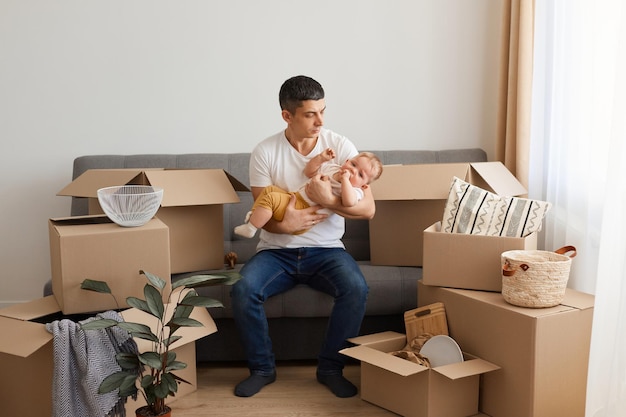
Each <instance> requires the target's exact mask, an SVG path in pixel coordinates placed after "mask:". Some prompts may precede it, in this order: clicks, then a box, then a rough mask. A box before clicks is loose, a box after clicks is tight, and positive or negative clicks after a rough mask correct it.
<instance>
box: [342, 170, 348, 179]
mask: <svg viewBox="0 0 626 417" xmlns="http://www.w3.org/2000/svg"><path fill="white" fill-rule="evenodd" d="M341 179H343V180H349V179H350V171H348V170H347V169H343V170H341Z"/></svg>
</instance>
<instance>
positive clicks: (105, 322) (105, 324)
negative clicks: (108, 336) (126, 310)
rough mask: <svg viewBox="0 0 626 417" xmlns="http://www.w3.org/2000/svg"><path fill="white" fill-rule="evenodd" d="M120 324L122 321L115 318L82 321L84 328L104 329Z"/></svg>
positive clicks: (82, 327)
mask: <svg viewBox="0 0 626 417" xmlns="http://www.w3.org/2000/svg"><path fill="white" fill-rule="evenodd" d="M118 324H120V322H119V321H117V320H113V319H94V320H91V321H88V322H86V323H82V324H81V325H80V328H81V329H83V330H102V329H108V328H109V327H113V326H117V325H118Z"/></svg>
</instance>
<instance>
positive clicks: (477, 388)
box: [344, 162, 594, 417]
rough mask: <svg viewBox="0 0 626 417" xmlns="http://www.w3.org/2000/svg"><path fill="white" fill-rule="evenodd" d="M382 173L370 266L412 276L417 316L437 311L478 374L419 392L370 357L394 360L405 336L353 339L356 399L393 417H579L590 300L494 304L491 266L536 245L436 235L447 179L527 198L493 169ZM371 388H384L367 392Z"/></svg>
mask: <svg viewBox="0 0 626 417" xmlns="http://www.w3.org/2000/svg"><path fill="white" fill-rule="evenodd" d="M383 172H384V174H383V176H382V177H381V178H380V179H379V180H378V181H376V182H375V183H374V184H372V191H373V193H374V196H375V198H376V200H377V202H376V207H377V212H376V216H375V218H374V219H373V220H372V221H371V222H370V240H371V245H372V246H371V251H372V254H371V255H372V256H371V258H372V263H376V264H381V265H409V266H422V267H423V279H422V280H421V281H420V282H419V283H418V306H420V307H424V306H429V305H432V304H434V303H439V302H441V303H443V304H444V306H445V311H446V317H447V325H448V331H449V335H450V336H451V337H452V338H453V339H454V340H455V341H456V342H457V343H458V344H459V346H460V347H461V348H462V350H463V351H464V352H465V355H466V359H469V358H474V360H469V361H468V360H466V362H469V363H474V364H476V365H478V364H480V366H476V369H475V371H476V372H475V373H474V374H471V373H470V374H462V373H460V372H459V373H456V372H457V371H458V369H455V370H454V372H455V373H454V377H457V379H454V377H453V376H452V374H450V375H447V376H446V372H441V370H438V369H436V368H435V369H432V370H431V371H430V374H429V375H430V377H429V378H430V379H429V380H430V384H428V383H424V384H421V385H419V386H418V385H416V384H415V383H414V382H411V378H413V376H411V375H413V374H412V373H411V372H409V371H407V369H408V368H410V367H413V368H415V367H414V366H413V365H415V364H410V365H407V364H402V363H400V362H396V361H395V359H398V358H393V357H391V358H389V356H391V355H388V354H384V355H382V352H379V353H381V355H376V356H375V355H374V354H373V353H372V352H371V351H372V350H378V351H383V352H390V351H393V350H394V349H396V348H398V346H400V345H402V343H406V338H404V335H398V334H391V333H383V334H377V335H369V336H364V337H361V338H356V339H354V340H352V341H353V342H354V343H355V344H357V345H358V346H356V347H355V348H349V349H347V350H346V351H344V353H346V354H347V355H349V356H352V357H355V358H357V359H359V360H361V361H362V375H361V378H362V381H361V384H362V393H361V395H362V398H363V399H365V400H367V401H370V402H372V403H374V404H377V405H379V406H381V407H384V408H387V409H389V410H391V411H394V412H396V413H398V414H400V415H403V416H446V417H463V416H470V415H473V414H476V413H478V412H479V411H480V412H481V413H482V414H476V415H486V416H490V417H554V416H568V417H577V416H580V417H583V416H584V413H585V397H586V382H587V365H588V359H589V347H590V340H591V323H592V315H593V303H594V297H593V296H592V295H589V294H584V293H580V292H578V291H574V290H571V289H568V290H567V292H566V295H565V298H564V300H563V302H562V303H561V304H560V305H558V306H555V307H550V308H543V309H532V308H523V307H516V306H513V305H510V304H508V303H506V302H505V301H504V299H503V297H502V294H501V290H502V266H501V261H500V255H501V253H502V252H505V251H507V250H516V249H521V250H532V249H536V248H537V236H536V234H531V235H529V236H527V237H524V238H509V237H489V236H478V235H465V234H450V233H444V232H441V219H442V216H443V211H444V206H445V202H446V200H447V198H448V193H449V190H450V183H451V181H452V177H453V176H456V177H459V178H461V179H464V180H465V181H467V182H469V183H471V184H473V185H476V186H478V187H480V188H483V189H486V190H488V191H491V192H493V193H496V194H499V195H503V196H520V195H524V194H526V192H527V191H526V189H525V188H524V187H523V186H522V185H521V184H520V183H519V182H518V181H517V180H516V179H515V177H514V176H513V175H512V174H511V173H510V172H509V171H508V170H507V169H506V168H505V167H504V166H503V165H502V164H501V163H498V162H487V163H472V164H435V165H409V166H401V165H398V166H385V167H384V171H383ZM368 347H369V348H371V349H369V350H368V349H366V348H368ZM476 358H480V359H479V360H476ZM405 362H407V361H405ZM458 365H461V364H454V365H448V366H446V368H447V367H453V366H454V367H456V368H458ZM490 365H491V366H490ZM466 366H469V365H467V364H466ZM444 371H446V370H444ZM472 379H474V380H476V381H478V380H479V383H478V382H475V383H474V384H475V385H472V383H470V382H467V381H465V383H466V384H467V386H466V387H465V388H463V389H461V390H458V384H459V383H460V382H459V381H463V380H469V381H471V380H472ZM376 380H378V381H385V382H384V383H380V385H378V388H377V389H374V388H372V390H371V391H370V390H369V388H368V387H370V385H371V384H372V383H374V384H376ZM434 381H444V382H445V383H444V384H442V385H436V384H435V383H434ZM470 397H473V398H474V400H475V401H474V402H473V403H471V402H468V401H467V400H468V398H470ZM441 398H446V400H445V401H442V400H441ZM450 404H456V405H459V406H458V407H453V406H451V405H450Z"/></svg>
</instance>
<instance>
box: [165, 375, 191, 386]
mask: <svg viewBox="0 0 626 417" xmlns="http://www.w3.org/2000/svg"><path fill="white" fill-rule="evenodd" d="M170 375H172V376H173V377H174V379H176V380H177V381H180V382H184V383H185V384H188V385H191V382H189V381H187V380H186V379H183V378H181V377H179V376H178V375H176V374H170Z"/></svg>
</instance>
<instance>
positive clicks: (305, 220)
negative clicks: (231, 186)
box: [250, 187, 328, 234]
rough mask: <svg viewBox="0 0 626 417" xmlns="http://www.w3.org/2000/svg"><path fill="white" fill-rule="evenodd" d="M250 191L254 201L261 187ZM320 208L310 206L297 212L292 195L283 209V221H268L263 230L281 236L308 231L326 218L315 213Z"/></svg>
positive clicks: (326, 215) (252, 188)
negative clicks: (280, 234)
mask: <svg viewBox="0 0 626 417" xmlns="http://www.w3.org/2000/svg"><path fill="white" fill-rule="evenodd" d="M250 189H251V191H252V196H253V197H254V199H255V200H256V198H257V197H258V196H259V195H260V194H261V191H262V190H263V187H250ZM320 208H321V206H312V207H308V208H305V209H301V210H298V209H296V197H295V195H292V196H291V199H290V200H289V205H288V206H287V208H286V209H285V216H284V217H283V220H282V221H280V222H277V221H276V220H274V219H270V220H269V221H268V222H267V223H266V225H265V226H264V227H263V229H265V230H267V231H268V232H270V233H282V234H293V233H295V232H299V231H302V230H306V229H309V228H311V227H312V226H314V225H315V224H317V223H319V222H321V221H322V220H324V219H326V217H328V214H318V213H317V210H319V209H320Z"/></svg>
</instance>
